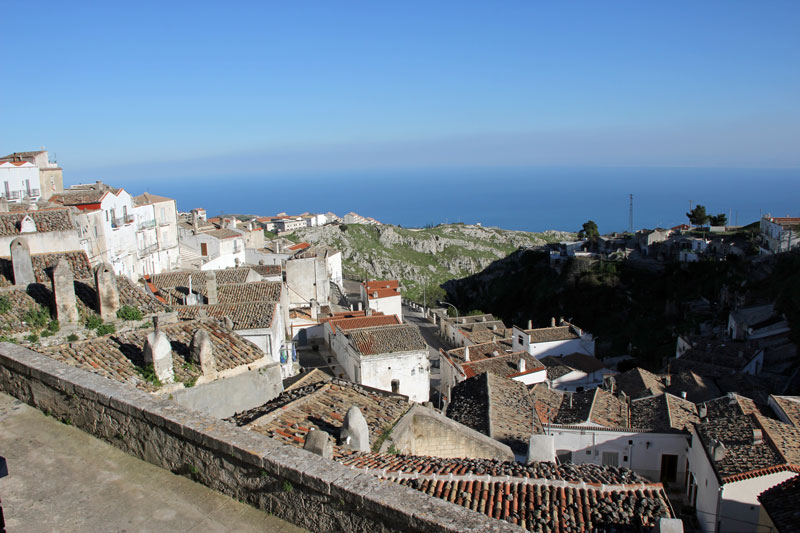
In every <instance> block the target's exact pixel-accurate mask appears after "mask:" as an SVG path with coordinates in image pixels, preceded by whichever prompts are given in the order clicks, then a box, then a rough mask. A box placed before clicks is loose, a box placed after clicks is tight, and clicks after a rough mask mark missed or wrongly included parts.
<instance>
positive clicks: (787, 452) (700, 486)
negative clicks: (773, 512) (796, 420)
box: [687, 394, 800, 533]
mask: <svg viewBox="0 0 800 533" xmlns="http://www.w3.org/2000/svg"><path fill="white" fill-rule="evenodd" d="M698 411H699V416H700V422H699V423H697V424H695V425H694V431H693V433H692V440H691V449H690V451H689V470H690V475H689V479H688V481H687V495H688V499H689V503H690V505H692V506H693V507H695V508H696V509H697V519H698V521H699V523H700V528H701V530H702V531H705V532H726V531H737V532H754V533H756V532H758V533H760V532H763V531H773V529H771V527H772V522H771V520H770V519H769V517H768V516H767V514H766V513H765V512H764V511H763V509H762V508H761V504H760V502H759V501H758V496H759V494H761V493H762V492H764V491H765V490H767V489H769V488H771V487H774V486H775V485H778V484H779V483H782V482H784V481H786V480H788V479H791V478H794V477H795V476H797V474H798V472H800V466H798V465H800V452H798V447H797V443H798V442H800V429H799V428H797V427H796V426H794V425H792V424H786V423H784V422H781V421H779V420H776V419H772V418H767V417H766V416H763V415H761V414H760V413H759V410H758V408H757V407H756V406H755V404H754V403H753V402H752V401H751V400H749V399H747V398H744V397H742V396H738V395H736V394H729V395H728V396H724V397H722V398H718V399H716V400H712V401H709V402H706V403H705V404H701V405H700V406H699V407H698Z"/></svg>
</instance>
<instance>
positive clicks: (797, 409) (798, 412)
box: [771, 395, 800, 427]
mask: <svg viewBox="0 0 800 533" xmlns="http://www.w3.org/2000/svg"><path fill="white" fill-rule="evenodd" d="M771 398H772V400H773V401H774V402H775V403H776V404H778V407H780V408H781V410H782V411H783V414H785V415H786V418H788V419H789V423H790V424H792V425H794V426H798V427H800V396H775V395H772V396H771Z"/></svg>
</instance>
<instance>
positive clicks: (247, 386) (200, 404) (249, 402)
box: [172, 362, 283, 418]
mask: <svg viewBox="0 0 800 533" xmlns="http://www.w3.org/2000/svg"><path fill="white" fill-rule="evenodd" d="M282 390H283V385H282V379H281V365H280V363H275V362H271V363H268V364H267V365H265V366H262V367H261V368H256V369H254V370H249V371H247V372H243V373H241V374H237V375H235V376H230V377H226V378H223V379H218V380H216V381H211V382H209V383H203V384H198V385H195V386H194V387H191V388H188V389H180V390H177V391H174V392H173V393H172V395H173V400H175V401H176V402H177V403H178V404H180V405H183V406H184V407H189V408H191V409H196V410H197V411H201V412H203V413H207V414H209V415H211V416H213V417H215V418H228V417H229V416H233V415H235V414H236V413H240V412H242V411H247V410H248V409H252V408H253V407H258V406H259V405H264V404H265V403H267V402H268V401H270V400H271V399H273V398H274V397H276V396H277V395H278V394H280V393H281V391H282Z"/></svg>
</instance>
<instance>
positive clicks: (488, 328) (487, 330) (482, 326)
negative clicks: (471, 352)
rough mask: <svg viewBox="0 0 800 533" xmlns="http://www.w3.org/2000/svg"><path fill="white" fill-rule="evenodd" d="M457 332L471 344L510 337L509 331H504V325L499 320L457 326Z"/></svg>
mask: <svg viewBox="0 0 800 533" xmlns="http://www.w3.org/2000/svg"><path fill="white" fill-rule="evenodd" d="M458 330H459V331H460V332H461V334H462V335H463V336H464V337H466V338H467V339H469V341H470V342H472V343H473V344H482V343H487V342H494V341H496V340H497V339H504V338H506V337H510V335H511V330H510V329H506V327H505V325H504V324H503V323H502V322H500V321H499V320H495V321H491V322H476V323H473V324H464V325H461V326H458Z"/></svg>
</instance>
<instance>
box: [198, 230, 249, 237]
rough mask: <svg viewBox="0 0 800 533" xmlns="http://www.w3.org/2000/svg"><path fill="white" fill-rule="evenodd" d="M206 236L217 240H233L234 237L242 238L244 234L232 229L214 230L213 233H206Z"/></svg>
mask: <svg viewBox="0 0 800 533" xmlns="http://www.w3.org/2000/svg"><path fill="white" fill-rule="evenodd" d="M204 235H209V236H211V237H214V238H216V239H233V238H234V237H241V236H242V234H241V233H239V232H238V231H233V230H231V229H223V228H221V229H214V230H211V231H206V232H204Z"/></svg>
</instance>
